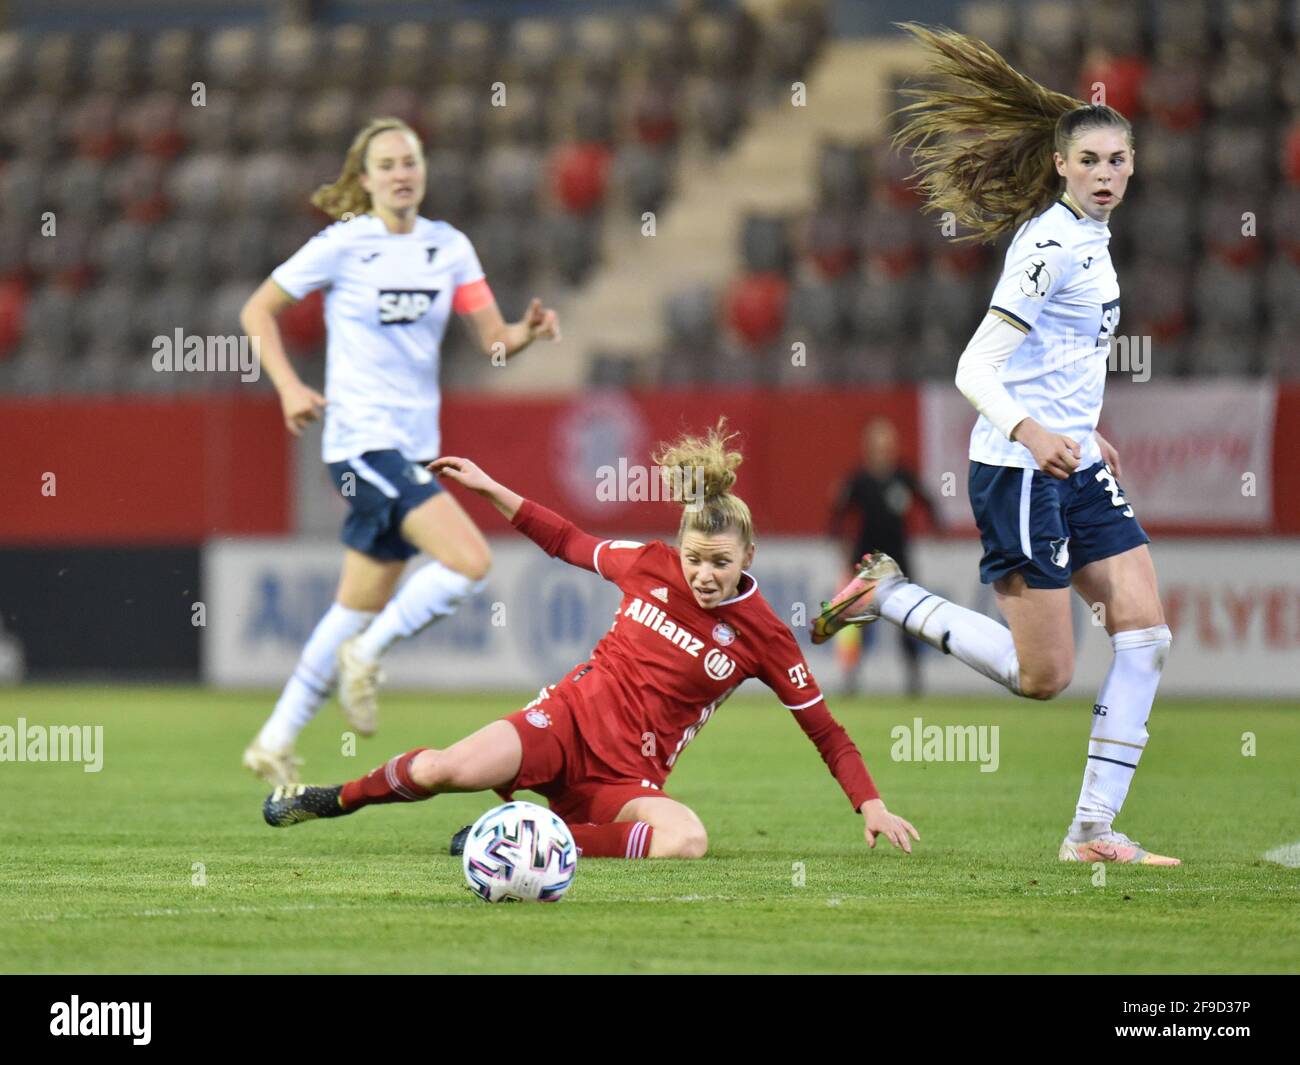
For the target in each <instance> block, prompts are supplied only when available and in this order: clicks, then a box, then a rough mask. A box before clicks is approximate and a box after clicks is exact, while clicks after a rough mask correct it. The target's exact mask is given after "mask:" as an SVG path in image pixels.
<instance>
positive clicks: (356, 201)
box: [311, 118, 424, 219]
mask: <svg viewBox="0 0 1300 1065" xmlns="http://www.w3.org/2000/svg"><path fill="white" fill-rule="evenodd" d="M391 129H395V130H398V131H400V132H402V133H405V134H406V135H407V136H408V137H410V138H411V140H413V141H414V142H415V147H416V150H417V151H419V153H420V154H421V155H423V154H424V146H423V145H422V144H421V143H420V137H419V134H417V133H416V132H415V130H413V129H412V128H411V127H410V126H408V125H407V124H406V123H405V122H403V121H402V120H401V119H400V118H375V119H371V121H370V123H369V124H368V125H367V126H366V127H365V128H364V129H363V130H361V132H360V133H358V134H357V135H356V136H355V137H354V138H353V139H352V146H351V147H350V148H348V154H347V156H346V157H345V158H344V160H343V169H342V170H341V171H339V176H338V177H337V178H335V180H334V181H333V182H331V183H330V184H328V185H322V186H321V187H320V188H318V189H317V190H316V191H315V192H314V193H312V197H311V202H312V205H313V206H315V207H319V208H320V209H321V210H322V211H324V212H325V213H326V214H327V215H329V216H330V217H331V218H335V219H338V218H343V217H344V216H345V215H346V216H351V217H355V216H357V215H359V214H365V213H366V212H367V211H369V210H370V207H371V203H370V193H368V192H367V191H366V190H365V189H363V188H362V187H361V175H362V174H363V173H364V172H365V169H366V149H368V148H369V147H370V142H371V141H372V140H373V139H374V138H375V137H377V136H378V135H379V134H380V133H387V132H388V131H389V130H391Z"/></svg>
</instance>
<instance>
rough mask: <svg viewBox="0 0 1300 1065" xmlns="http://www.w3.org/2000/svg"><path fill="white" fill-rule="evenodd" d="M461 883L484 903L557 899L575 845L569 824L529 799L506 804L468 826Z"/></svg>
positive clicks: (565, 886) (569, 874)
mask: <svg viewBox="0 0 1300 1065" xmlns="http://www.w3.org/2000/svg"><path fill="white" fill-rule="evenodd" d="M461 861H462V863H463V866H464V869H465V882H466V883H467V884H469V888H470V890H471V891H472V892H474V894H476V895H477V896H478V897H479V898H481V899H483V900H484V901H486V902H505V901H507V900H513V901H518V902H558V901H559V900H560V898H561V896H563V895H564V893H565V892H566V891H568V890H569V885H570V884H572V883H573V872H574V869H575V868H577V865H578V847H577V845H576V844H575V843H574V842H573V836H572V834H571V833H570V832H569V827H568V825H566V824H565V823H564V822H563V821H561V820H560V819H559V818H558V817H556V816H555V814H553V813H552V812H551V811H550V810H548V809H546V808H545V807H544V806H538V805H537V804H536V803H531V802H508V803H506V804H505V805H504V806H497V807H494V808H493V809H491V810H489V811H488V812H487V813H485V814H483V816H482V817H480V818H479V819H478V820H477V821H475V822H474V824H473V825H472V826H471V827H470V830H469V835H468V836H467V837H466V838H465V853H464V855H463V856H462V859H461Z"/></svg>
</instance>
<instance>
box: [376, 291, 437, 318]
mask: <svg viewBox="0 0 1300 1065" xmlns="http://www.w3.org/2000/svg"><path fill="white" fill-rule="evenodd" d="M437 295H438V289H436V288H381V289H380V290H379V324H380V325H410V323H412V322H418V321H419V320H420V319H421V318H423V317H424V316H425V314H427V313H428V310H429V308H430V307H432V306H433V301H434V299H435V298H437Z"/></svg>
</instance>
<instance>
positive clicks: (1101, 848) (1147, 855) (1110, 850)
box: [1058, 832, 1183, 866]
mask: <svg viewBox="0 0 1300 1065" xmlns="http://www.w3.org/2000/svg"><path fill="white" fill-rule="evenodd" d="M1058 857H1059V858H1060V859H1061V861H1063V862H1088V863H1092V862H1120V863H1122V864H1126V865H1165V866H1170V865H1182V864H1183V862H1182V859H1181V858H1166V857H1165V856H1164V855H1163V854H1152V853H1151V852H1150V851H1147V850H1143V849H1142V846H1141V844H1138V843H1134V842H1133V840H1131V839H1129V838H1128V836H1126V835H1124V833H1123V832H1107V833H1105V834H1104V835H1102V836H1099V837H1097V838H1096V839H1089V840H1081V841H1080V840H1072V839H1070V837H1069V836H1066V837H1065V841H1064V842H1063V843H1062V844H1061V853H1060V854H1059V855H1058Z"/></svg>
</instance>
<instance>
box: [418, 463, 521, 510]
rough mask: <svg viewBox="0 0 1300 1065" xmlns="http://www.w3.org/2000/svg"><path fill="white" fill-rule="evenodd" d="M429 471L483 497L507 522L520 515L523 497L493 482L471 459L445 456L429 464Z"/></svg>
mask: <svg viewBox="0 0 1300 1065" xmlns="http://www.w3.org/2000/svg"><path fill="white" fill-rule="evenodd" d="M428 470H429V472H430V473H436V474H437V475H438V476H439V477H446V478H447V479H448V480H452V481H455V482H456V483H457V484H459V485H463V486H464V487H466V488H468V489H469V490H470V491H471V492H473V493H475V494H476V495H481V496H482V497H483V498H484V499H486V500H488V502H490V503H491V504H492V505H493V506H494V507H496V508H497V510H499V511H500V512H501V513H502V515H504V516H505V518H506V520H507V521H512V520H514V516H515V515H516V514H518V513H519V508H520V507H522V506H523V505H524V497H523V496H521V495H520V494H519V493H518V492H513V491H511V490H510V489H509V488H507V487H506V486H505V485H503V484H498V483H497V482H496V481H494V480H492V478H491V477H489V476H488V475H487V474H486V473H484V472H483V471H482V470H481V469H479V467H478V464H477V463H474V462H471V461H470V460H469V459H462V458H457V457H456V456H454V455H444V456H443V457H442V458H440V459H434V461H433V462H431V463H429V466H428Z"/></svg>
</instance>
